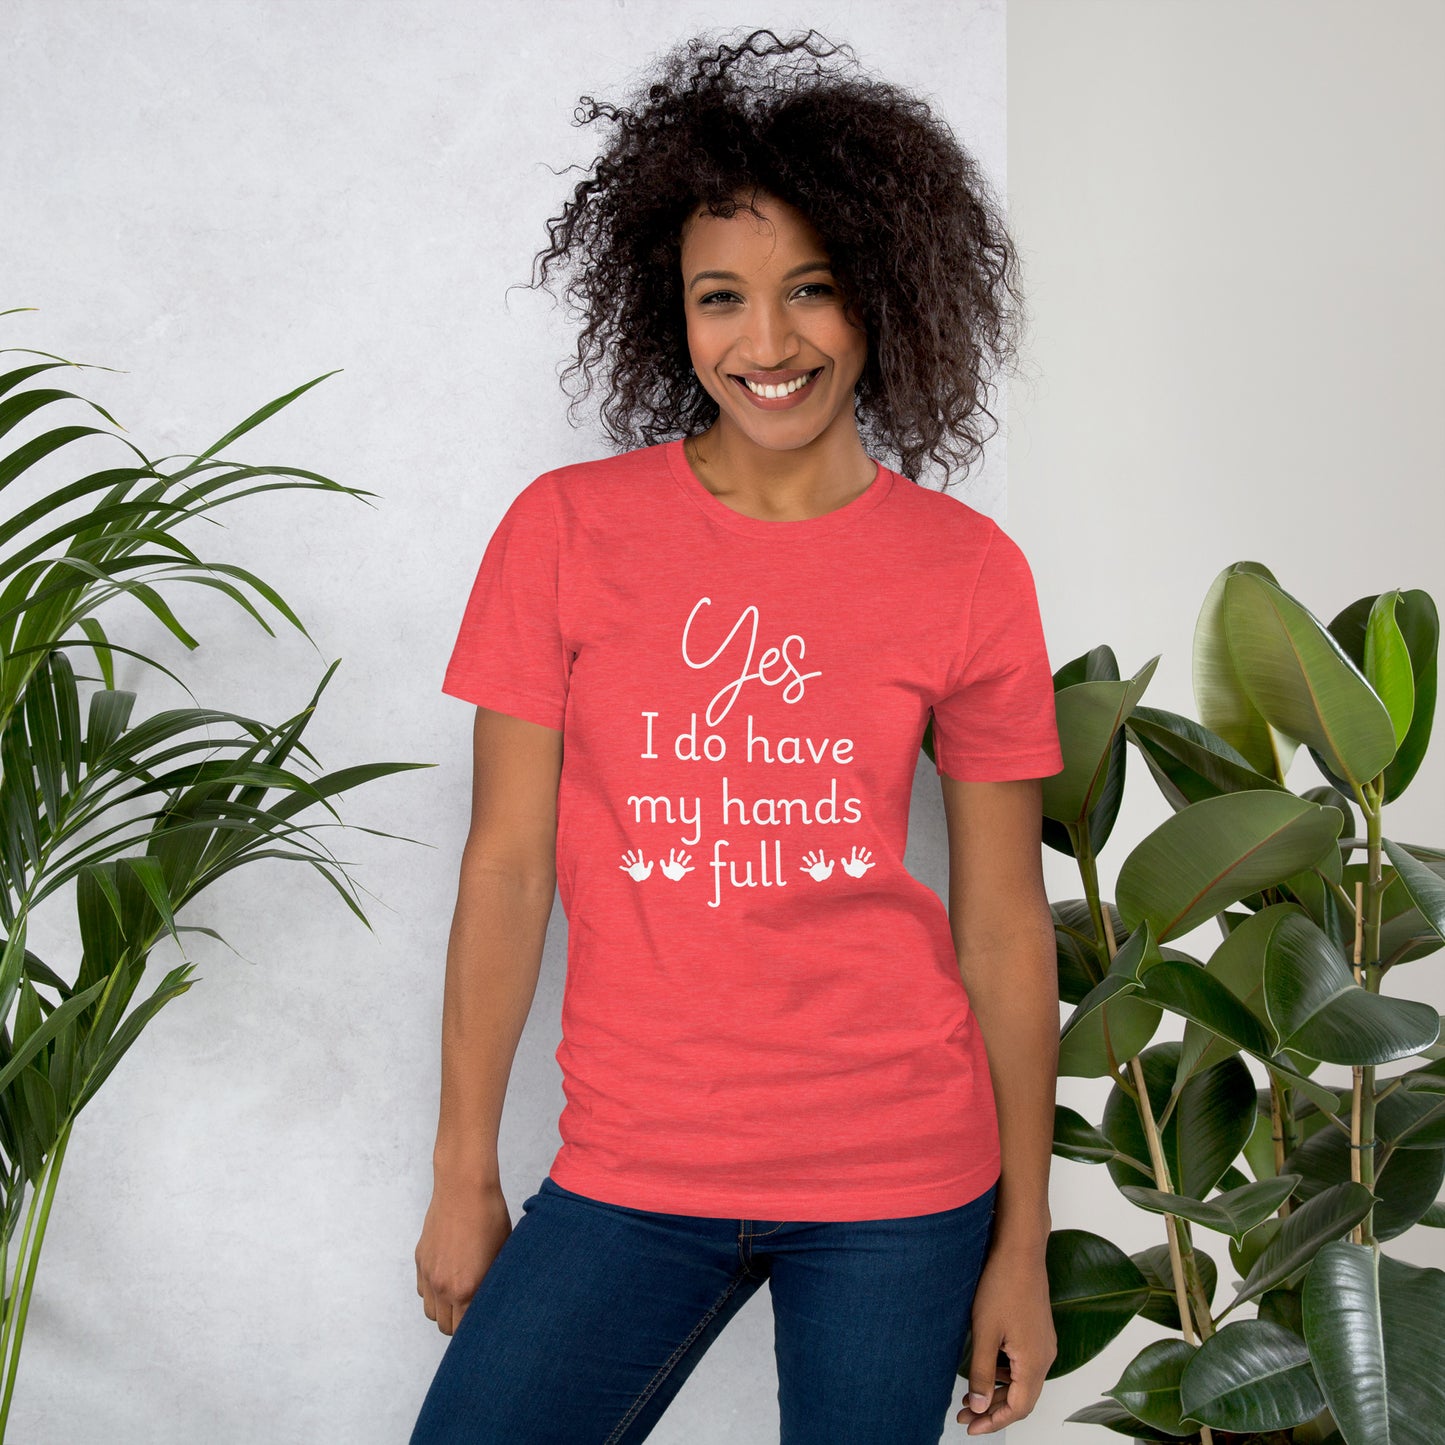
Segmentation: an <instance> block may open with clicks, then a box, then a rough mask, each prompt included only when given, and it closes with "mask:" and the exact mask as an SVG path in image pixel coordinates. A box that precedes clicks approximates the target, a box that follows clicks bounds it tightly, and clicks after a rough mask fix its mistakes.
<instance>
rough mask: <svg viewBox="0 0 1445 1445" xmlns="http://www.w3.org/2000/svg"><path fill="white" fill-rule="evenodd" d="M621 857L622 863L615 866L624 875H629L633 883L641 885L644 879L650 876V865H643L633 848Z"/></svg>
mask: <svg viewBox="0 0 1445 1445" xmlns="http://www.w3.org/2000/svg"><path fill="white" fill-rule="evenodd" d="M622 857H623V860H624V861H623V862H621V863H619V864H618V865H617V866H618V867H619V868H621V869H622V871H623V872H624V873H628V874H631V876H632V878H633V879H634V881H636V882H638V883H641V882H642V880H643V879H644V878H648V877H650V876H651V875H652V864H651V863H644V862H643V861H642V854H641V853H639V852H638V851H637V850H636V849H635V848H633V849H630V850H629V851H628V852H626V853H624V854H623V855H622Z"/></svg>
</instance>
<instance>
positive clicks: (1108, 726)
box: [1043, 657, 1159, 824]
mask: <svg viewBox="0 0 1445 1445" xmlns="http://www.w3.org/2000/svg"><path fill="white" fill-rule="evenodd" d="M1158 664H1159V659H1158V658H1157V657H1154V658H1151V659H1150V660H1149V661H1148V662H1146V663H1145V664H1144V666H1143V667H1141V668H1140V669H1139V671H1138V672H1137V673H1135V675H1134V676H1133V677H1131V678H1128V679H1126V680H1124V681H1121V682H1105V681H1099V682H1081V683H1075V684H1074V685H1073V686H1072V687H1065V688H1063V689H1061V690H1060V691H1058V692H1056V693H1055V694H1054V713H1055V717H1056V719H1057V722H1058V729H1059V744H1060V748H1061V750H1062V752H1063V757H1064V768H1063V771H1062V772H1059V773H1055V774H1054V775H1053V776H1052V777H1048V778H1045V779H1044V781H1043V795H1044V811H1045V812H1046V813H1047V814H1048V816H1049V817H1050V818H1056V819H1059V820H1060V821H1062V822H1068V823H1074V824H1082V823H1083V822H1084V821H1085V819H1086V818H1087V815H1088V814H1089V812H1090V810H1091V809H1092V808H1093V807H1094V805H1095V804H1096V803H1097V802H1098V800H1099V797H1100V795H1101V793H1102V791H1103V788H1104V783H1105V779H1106V778H1107V777H1108V774H1109V761H1110V755H1111V750H1112V748H1113V746H1114V738H1115V735H1116V734H1117V733H1118V732H1119V730H1120V729H1121V728H1122V727H1123V725H1124V722H1125V719H1127V718H1128V716H1129V714H1130V712H1131V711H1132V710H1133V709H1134V706H1135V705H1136V704H1137V703H1138V701H1139V699H1140V698H1141V697H1142V696H1143V695H1144V690H1145V689H1146V688H1147V687H1148V686H1149V680H1150V679H1151V678H1152V677H1153V676H1154V669H1155V668H1156V667H1157V666H1158Z"/></svg>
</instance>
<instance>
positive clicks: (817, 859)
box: [798, 849, 833, 883]
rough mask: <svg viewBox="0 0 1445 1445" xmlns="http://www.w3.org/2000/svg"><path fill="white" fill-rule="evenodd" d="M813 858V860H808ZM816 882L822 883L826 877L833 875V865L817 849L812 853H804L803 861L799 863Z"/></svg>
mask: <svg viewBox="0 0 1445 1445" xmlns="http://www.w3.org/2000/svg"><path fill="white" fill-rule="evenodd" d="M809 859H812V862H809V861H808V860H809ZM798 866H799V867H800V868H801V869H802V870H803V872H804V873H806V874H807V875H808V876H809V877H810V878H812V879H813V880H814V881H815V882H818V883H821V882H822V881H823V880H824V879H825V878H831V877H832V876H833V865H832V864H831V863H828V862H825V861H824V858H823V855H822V853H821V852H819V851H818V850H817V849H814V850H813V852H811V853H804V854H803V861H802V862H801V863H800V864H799V865H798Z"/></svg>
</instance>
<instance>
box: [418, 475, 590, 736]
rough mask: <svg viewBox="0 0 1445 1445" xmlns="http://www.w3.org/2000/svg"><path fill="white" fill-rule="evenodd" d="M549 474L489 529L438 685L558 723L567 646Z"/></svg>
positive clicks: (565, 680)
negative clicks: (560, 610) (560, 609)
mask: <svg viewBox="0 0 1445 1445" xmlns="http://www.w3.org/2000/svg"><path fill="white" fill-rule="evenodd" d="M547 484H548V478H547V476H546V475H545V474H544V475H543V476H541V477H538V478H537V479H536V480H535V481H533V482H531V483H529V484H528V485H527V486H526V487H524V488H523V489H522V491H521V492H520V493H519V494H518V495H517V497H516V498H515V499H514V500H513V502H512V504H511V505H510V506H509V507H508V508H507V510H506V512H505V513H504V514H503V516H502V520H501V521H500V522H499V523H498V524H497V528H496V531H494V532H493V533H492V536H491V539H490V541H488V543H487V546H486V550H485V551H484V553H483V554H482V561H481V565H480V566H479V567H478V569H477V575H476V580H475V581H474V582H473V583H472V590H471V595H470V596H469V597H468V598H467V603H466V607H465V609H464V611H463V614H462V621H461V627H460V629H459V630H458V632H457V638H456V643H455V645H454V646H453V648H452V654H451V658H450V660H449V661H448V663H447V667H446V673H445V676H444V678H443V681H442V691H443V692H445V693H448V694H450V695H451V696H452V697H459V698H462V699H463V700H465V701H467V702H471V703H476V704H477V705H478V706H479V707H486V708H491V709H492V710H493V711H496V712H503V713H507V714H508V715H510V716H512V717H518V718H523V719H524V720H526V721H527V722H534V723H541V724H542V725H543V726H544V727H550V728H557V729H559V730H560V729H561V727H562V719H563V716H564V714H565V711H566V706H567V683H568V674H569V667H568V650H567V647H566V644H565V643H564V641H563V639H562V634H561V628H560V624H559V619H558V586H557V559H558V546H557V521H556V512H555V508H554V505H553V501H552V497H551V493H550V491H549V489H548V485H547Z"/></svg>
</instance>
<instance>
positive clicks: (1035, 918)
mask: <svg viewBox="0 0 1445 1445" xmlns="http://www.w3.org/2000/svg"><path fill="white" fill-rule="evenodd" d="M939 776H940V779H941V781H942V785H943V803H944V810H945V812H946V814H947V817H948V852H949V870H948V880H949V884H948V916H949V924H950V927H951V928H952V931H953V942H954V948H955V950H956V952H957V954H958V964H959V968H960V970H961V971H962V974H963V981H964V986H965V987H966V988H967V989H968V996H969V999H970V1001H971V1002H972V1005H973V1011H974V1014H975V1016H976V1017H977V1019H978V1022H979V1027H980V1029H981V1030H982V1031H983V1038H984V1045H985V1047H986V1048H987V1051H988V1066H989V1073H990V1075H991V1076H992V1078H993V1088H994V1102H995V1104H996V1106H997V1110H998V1126H999V1149H1000V1153H1001V1155H1002V1165H1001V1170H1000V1177H999V1188H998V1199H997V1203H996V1205H995V1216H994V1235H993V1241H992V1244H991V1246H990V1249H989V1254H988V1259H987V1260H986V1262H985V1264H984V1270H983V1274H982V1275H981V1276H980V1278H979V1283H978V1289H977V1291H976V1293H975V1295H974V1302H973V1330H972V1334H973V1345H972V1355H971V1358H970V1360H969V1363H968V1381H969V1403H968V1406H967V1408H966V1409H964V1410H962V1411H960V1412H959V1415H958V1419H959V1421H960V1423H962V1424H966V1425H967V1426H968V1433H969V1434H970V1435H986V1434H991V1433H993V1432H994V1431H996V1430H1002V1429H1004V1428H1005V1427H1007V1426H1009V1425H1012V1424H1015V1423H1017V1422H1018V1421H1019V1420H1021V1419H1023V1418H1024V1417H1025V1416H1026V1415H1028V1414H1029V1412H1030V1411H1031V1410H1032V1409H1033V1407H1034V1405H1035V1403H1036V1402H1037V1400H1038V1397H1039V1394H1040V1393H1041V1392H1042V1390H1043V1385H1044V1378H1045V1376H1046V1375H1047V1373H1048V1370H1049V1367H1050V1366H1051V1365H1052V1364H1053V1362H1054V1360H1055V1358H1056V1357H1057V1355H1058V1340H1057V1337H1056V1334H1055V1330H1054V1324H1053V1312H1052V1307H1051V1305H1050V1301H1049V1280H1048V1270H1047V1267H1046V1258H1045V1251H1046V1248H1047V1245H1048V1239H1049V1230H1050V1227H1051V1224H1052V1219H1051V1216H1050V1213H1049V1164H1050V1161H1051V1158H1052V1155H1053V1139H1054V1099H1055V1095H1056V1093H1057V1089H1058V1070H1059V984H1058V964H1057V958H1056V953H1055V944H1054V927H1053V917H1052V915H1051V914H1050V912H1049V904H1048V898H1047V896H1046V894H1045V892H1044V879H1043V862H1042V855H1041V847H1042V832H1043V822H1042V820H1043V785H1042V783H1041V782H1040V781H1039V780H1038V779H1036V778H1031V779H1022V780H1014V781H1009V782H998V783H969V782H960V781H959V780H957V779H955V778H951V777H949V776H948V775H947V774H946V773H944V774H940V775H939ZM995 1382H1001V1384H1000V1385H996V1383H995ZM1000 1390H1002V1391H1003V1392H1004V1393H1002V1394H1000Z"/></svg>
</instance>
